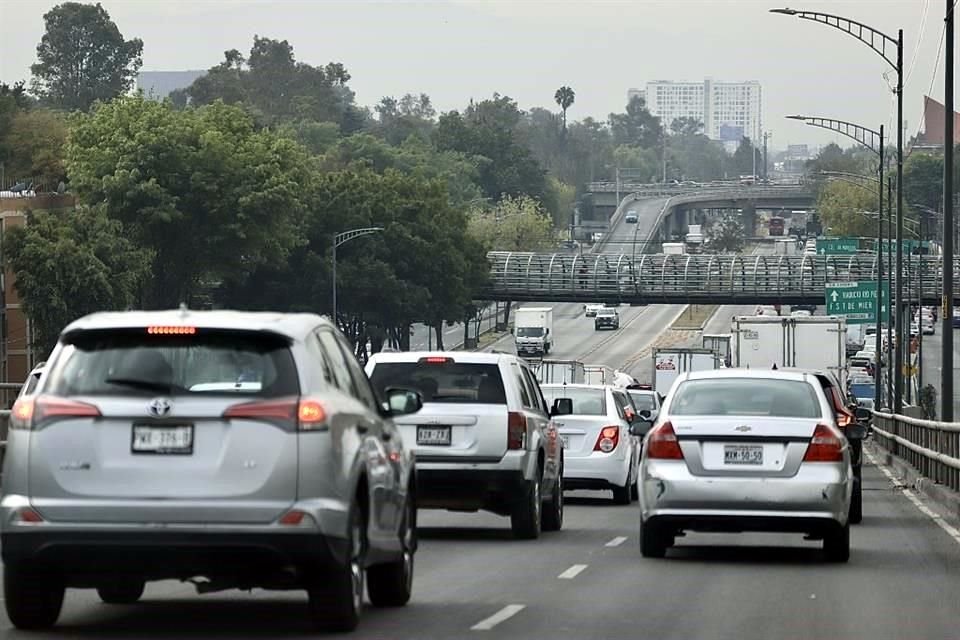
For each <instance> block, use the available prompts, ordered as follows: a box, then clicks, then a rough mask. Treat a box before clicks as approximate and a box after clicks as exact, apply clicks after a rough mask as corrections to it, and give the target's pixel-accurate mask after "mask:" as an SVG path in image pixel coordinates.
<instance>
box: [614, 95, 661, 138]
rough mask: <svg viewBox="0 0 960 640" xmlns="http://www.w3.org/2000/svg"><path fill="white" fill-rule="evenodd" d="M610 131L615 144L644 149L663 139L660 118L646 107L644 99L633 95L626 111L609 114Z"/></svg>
mask: <svg viewBox="0 0 960 640" xmlns="http://www.w3.org/2000/svg"><path fill="white" fill-rule="evenodd" d="M610 131H611V132H612V133H613V141H614V143H615V144H617V145H637V146H640V147H642V148H644V149H651V148H654V147H658V146H659V145H660V142H661V140H662V139H663V127H662V126H661V124H660V118H658V117H656V116H655V115H653V114H652V113H650V111H649V110H648V109H647V103H646V101H645V100H644V99H643V98H641V97H640V96H633V97H632V98H631V99H630V102H629V103H628V104H627V111H626V113H611V114H610Z"/></svg>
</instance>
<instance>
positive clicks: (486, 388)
mask: <svg viewBox="0 0 960 640" xmlns="http://www.w3.org/2000/svg"><path fill="white" fill-rule="evenodd" d="M370 381H371V382H372V383H373V387H374V389H376V390H377V393H379V394H380V397H381V398H382V397H384V394H385V391H386V390H387V389H388V388H390V387H405V388H407V389H416V390H417V391H419V392H420V393H421V394H423V401H424V402H440V403H451V404H456V403H460V404H507V397H506V393H505V392H504V389H503V380H502V378H501V376H500V367H499V366H498V365H496V364H480V363H472V362H456V361H454V359H453V358H443V357H436V358H423V359H421V360H420V361H418V362H378V363H377V364H376V366H375V367H374V368H373V373H372V374H371V376H370Z"/></svg>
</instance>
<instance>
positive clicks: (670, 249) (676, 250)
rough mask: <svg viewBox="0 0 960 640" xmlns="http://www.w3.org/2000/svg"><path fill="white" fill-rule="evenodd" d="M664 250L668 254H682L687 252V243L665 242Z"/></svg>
mask: <svg viewBox="0 0 960 640" xmlns="http://www.w3.org/2000/svg"><path fill="white" fill-rule="evenodd" d="M663 252H664V253H665V254H666V255H668V256H682V255H685V254H686V253H687V245H685V244H684V243H682V242H664V243H663Z"/></svg>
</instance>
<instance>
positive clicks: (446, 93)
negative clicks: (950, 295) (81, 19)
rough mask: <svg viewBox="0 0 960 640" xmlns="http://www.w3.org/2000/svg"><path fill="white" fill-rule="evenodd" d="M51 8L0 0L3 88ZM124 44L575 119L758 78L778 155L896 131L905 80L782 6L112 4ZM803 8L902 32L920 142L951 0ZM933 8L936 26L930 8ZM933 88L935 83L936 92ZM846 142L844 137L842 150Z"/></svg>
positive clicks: (257, 0)
mask: <svg viewBox="0 0 960 640" xmlns="http://www.w3.org/2000/svg"><path fill="white" fill-rule="evenodd" d="M56 4H57V3H56V2H53V1H50V0H0V80H3V81H6V82H13V81H15V80H19V79H27V78H29V75H30V64H31V63H33V62H34V61H35V57H36V56H35V52H36V45H37V42H39V40H40V37H41V36H42V34H43V18H42V16H43V14H44V12H46V11H47V10H49V9H50V8H51V7H52V6H54V5H56ZM102 4H103V6H104V7H105V8H106V9H107V11H108V12H109V13H110V15H111V17H112V18H113V20H114V21H115V22H116V23H117V25H118V26H119V27H120V30H121V32H122V33H123V34H124V36H126V37H127V38H130V37H139V38H141V39H142V40H143V42H144V52H143V63H144V64H143V70H182V69H206V68H208V67H210V66H212V65H214V64H217V63H218V62H220V60H221V59H222V58H223V52H224V51H225V50H227V49H231V48H236V49H239V50H241V51H243V52H245V53H246V52H248V51H249V49H250V46H251V44H252V41H253V36H254V34H258V35H260V36H267V37H271V38H277V39H287V40H289V41H290V43H291V44H292V45H293V47H294V53H295V55H296V57H297V59H299V60H302V61H305V62H309V63H311V64H318V65H319V64H325V63H326V62H329V61H339V62H342V63H344V64H345V65H346V67H347V69H348V70H349V72H350V73H351V74H352V76H353V79H352V80H351V81H350V86H351V87H352V88H353V90H354V91H356V94H357V100H358V102H360V103H361V104H366V105H373V104H374V103H376V102H377V101H379V99H380V98H381V97H382V96H385V95H394V96H399V95H402V94H403V93H407V92H425V93H427V94H429V95H430V96H431V97H432V98H433V101H434V104H435V106H436V107H437V108H438V109H439V110H449V109H459V108H462V107H463V106H464V105H465V104H466V103H467V102H468V101H469V99H470V98H471V97H472V98H484V97H487V96H490V95H491V94H492V93H493V92H495V91H497V92H499V93H501V94H506V95H509V96H511V97H513V98H514V99H516V100H517V101H518V102H519V104H520V106H521V108H530V107H533V106H545V107H548V108H555V105H554V103H553V94H554V91H555V90H556V88H557V87H559V86H561V85H564V84H566V85H570V86H571V87H573V88H574V90H575V91H576V96H577V97H576V103H575V104H574V106H573V107H572V108H571V110H570V112H569V117H570V118H571V119H579V118H582V117H585V116H593V117H595V118H604V119H605V118H606V116H607V114H609V113H610V112H611V111H615V110H616V111H622V109H623V106H624V104H625V102H626V92H627V89H628V88H629V87H643V86H644V84H645V83H646V82H647V81H648V80H703V78H704V77H707V76H709V77H713V78H714V79H716V80H758V81H760V82H761V83H762V85H763V92H764V120H765V128H766V129H768V130H770V131H771V132H772V133H773V138H772V140H771V145H772V146H773V147H775V148H783V147H785V146H786V145H787V144H792V143H803V142H809V143H823V142H826V141H830V140H837V141H839V142H842V139H839V138H836V137H835V136H834V135H833V134H831V133H829V132H824V131H820V130H817V129H814V128H812V127H808V126H804V125H803V124H801V123H795V122H791V121H787V120H784V119H783V116H784V115H786V114H790V113H801V114H804V115H819V116H825V117H833V118H838V119H843V120H851V121H854V122H859V123H861V124H864V125H866V126H870V127H872V128H877V127H879V125H880V124H881V123H884V124H885V125H887V126H888V127H890V128H892V126H893V124H894V121H895V102H894V101H893V96H892V92H891V91H890V90H889V88H888V83H889V84H890V85H892V84H893V83H894V82H895V74H893V73H889V74H888V77H887V79H885V78H884V73H885V72H887V71H888V69H889V67H887V65H886V63H885V62H884V61H883V60H882V59H881V58H880V57H879V56H878V55H876V54H875V53H873V52H872V51H870V50H869V49H867V48H866V47H865V46H863V45H861V44H860V43H858V42H856V41H855V40H853V39H852V38H850V37H849V36H846V35H844V34H842V33H840V32H839V31H836V30H833V29H831V28H829V27H825V26H822V25H818V24H814V23H810V22H806V21H802V20H799V19H798V18H792V17H787V16H780V15H773V14H770V13H768V11H767V10H768V9H769V8H771V7H777V6H784V5H782V4H778V0H621V1H614V0H611V1H604V2H601V1H591V0H583V1H573V0H570V1H567V2H548V1H546V0H542V1H541V0H512V1H494V0H489V1H481V0H473V1H463V0H450V1H447V2H439V1H437V2H401V1H399V0H397V1H393V2H363V1H361V0H352V1H348V2H340V1H333V0H330V1H327V0H300V1H294V0H287V1H268V0H193V1H189V2H185V1H181V0H102ZM787 4H788V5H789V6H792V7H793V8H804V9H811V10H820V11H827V12H830V13H836V14H840V15H844V16H846V17H850V18H853V19H859V20H860V21H862V22H865V23H868V24H870V25H871V26H873V27H876V28H878V29H881V30H883V31H885V32H886V33H889V34H891V35H893V36H894V37H895V36H896V31H897V29H898V28H902V29H903V30H904V42H905V46H904V52H905V53H904V60H905V66H906V68H907V69H908V70H910V73H909V75H908V76H907V80H906V88H905V91H904V113H905V115H904V118H905V119H906V120H907V124H908V127H909V133H908V134H907V135H906V136H905V138H909V135H912V134H914V133H916V131H917V129H918V128H919V126H920V124H921V123H920V118H921V113H922V100H923V95H924V94H926V93H928V91H929V92H930V94H931V95H932V96H933V97H934V98H936V99H938V100H941V101H942V98H943V60H942V59H941V61H940V65H939V72H938V74H937V76H936V78H935V79H934V78H933V70H934V61H935V59H936V58H937V50H938V44H939V43H940V42H941V34H942V33H943V11H944V0H830V1H819V2H815V1H803V0H793V2H792V4H790V3H787ZM925 11H926V19H925V20H924V13H925ZM931 82H933V89H932V90H930V87H931ZM843 144H844V145H846V143H843Z"/></svg>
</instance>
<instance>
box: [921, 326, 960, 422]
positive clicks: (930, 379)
mask: <svg viewBox="0 0 960 640" xmlns="http://www.w3.org/2000/svg"><path fill="white" fill-rule="evenodd" d="M936 330H937V332H936V333H935V334H933V335H932V336H923V384H924V385H928V384H932V385H933V386H934V387H935V388H936V390H937V414H938V415H939V413H940V394H941V393H942V391H943V389H942V387H941V382H940V376H941V373H942V368H943V358H942V349H943V333H942V331H941V327H940V325H939V324H938V325H937V327H936ZM953 416H954V419H955V420H957V419H960V329H954V330H953Z"/></svg>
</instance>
